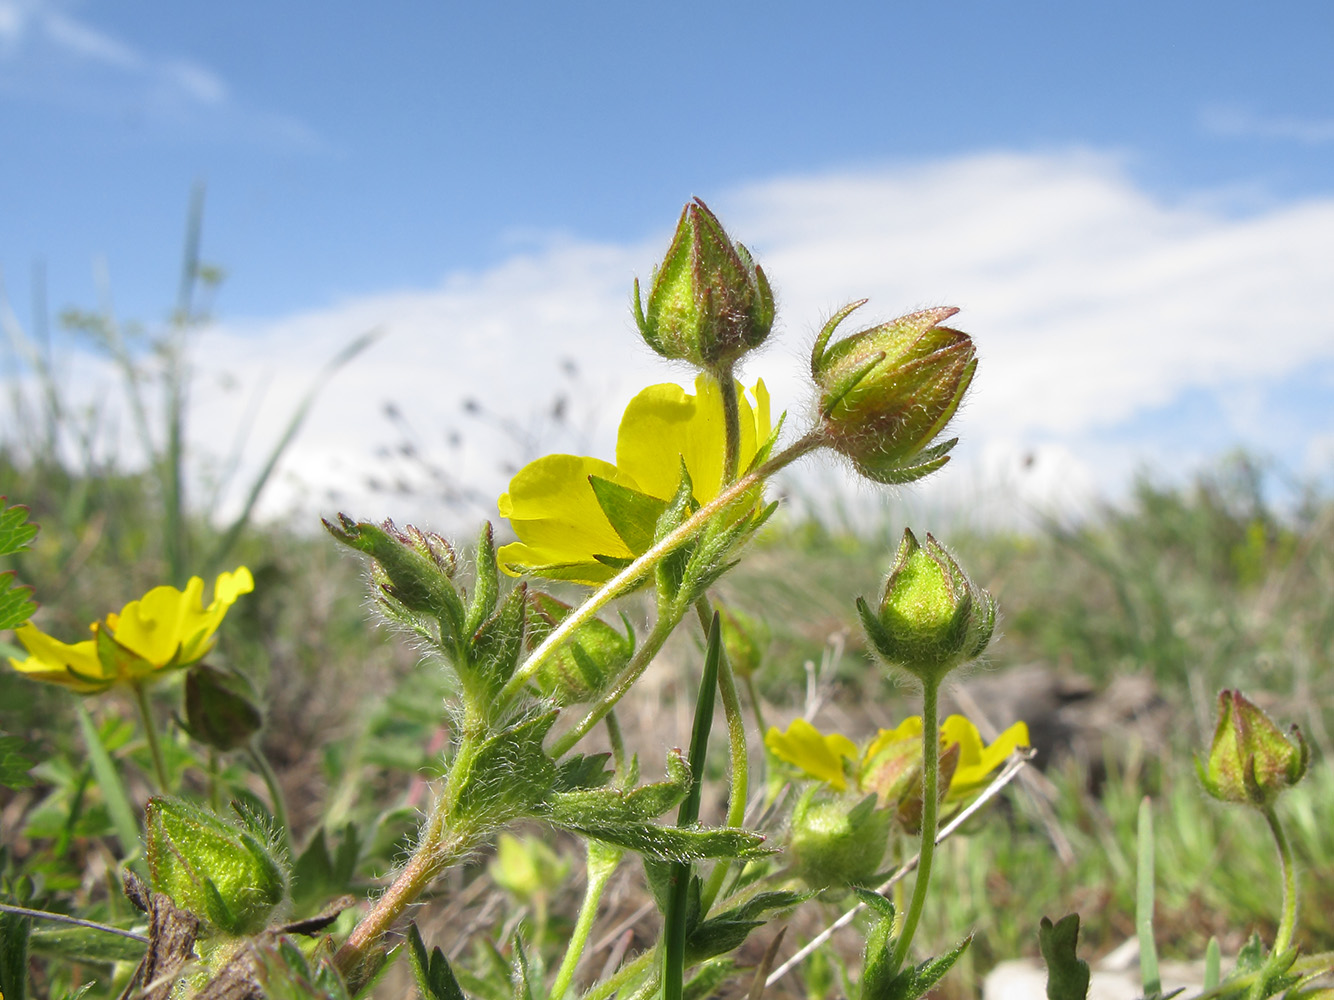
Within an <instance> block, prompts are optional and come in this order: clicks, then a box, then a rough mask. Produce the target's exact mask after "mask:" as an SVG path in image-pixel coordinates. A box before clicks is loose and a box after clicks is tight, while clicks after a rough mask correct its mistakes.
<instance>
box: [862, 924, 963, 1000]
mask: <svg viewBox="0 0 1334 1000" xmlns="http://www.w3.org/2000/svg"><path fill="white" fill-rule="evenodd" d="M972 943H973V936H972V935H971V934H969V935H968V936H967V937H966V938H964V939H963V940H962V941H960V942H959V943H958V944H956V945H955V946H954V947H953V948H951V949H950V950H949V951H947V952H946V953H945V954H943V955H941V956H939V957H938V958H928V959H927V960H926V961H925V962H923V963H922V964H921V965H919V966H917V967H916V968H908V969H904V970H903V971H902V972H900V973H899V974H898V975H897V976H895V977H894V979H893V980H892V981H891V982H890V983H889V986H888V988H887V989H886V990H885V992H884V993H883V994H881V995H879V996H877V997H876V998H875V1000H918V998H920V997H924V996H926V994H927V993H929V992H930V990H931V988H932V987H933V986H935V985H936V983H938V982H940V980H941V979H942V978H943V977H944V975H945V973H947V972H949V971H950V968H951V967H953V965H954V963H955V962H957V961H958V960H959V956H960V955H962V954H963V953H964V952H965V951H967V950H968V946H969V945H970V944H972ZM863 1000H868V998H865V997H864V998H863Z"/></svg>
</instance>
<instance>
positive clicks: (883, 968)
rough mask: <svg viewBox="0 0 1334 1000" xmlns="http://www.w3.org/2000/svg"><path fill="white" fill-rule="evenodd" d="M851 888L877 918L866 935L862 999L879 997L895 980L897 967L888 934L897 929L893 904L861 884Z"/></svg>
mask: <svg viewBox="0 0 1334 1000" xmlns="http://www.w3.org/2000/svg"><path fill="white" fill-rule="evenodd" d="M852 891H853V892H855V893H856V894H857V898H858V900H860V901H861V902H862V903H864V904H865V905H866V907H867V908H868V909H870V910H872V911H874V912H875V915H876V921H875V923H874V924H872V925H871V930H870V932H869V933H868V934H867V935H866V948H865V950H864V951H863V953H862V989H861V1000H879V998H880V997H881V996H882V995H883V994H884V993H885V991H886V990H888V989H889V987H890V984H891V983H892V982H893V979H894V972H895V970H894V969H893V968H891V967H890V958H891V949H890V947H889V936H890V935H891V934H892V933H893V932H894V903H893V901H892V900H890V899H887V898H886V897H884V896H882V895H880V893H878V892H872V891H871V890H870V889H864V888H862V887H860V886H853V889H852Z"/></svg>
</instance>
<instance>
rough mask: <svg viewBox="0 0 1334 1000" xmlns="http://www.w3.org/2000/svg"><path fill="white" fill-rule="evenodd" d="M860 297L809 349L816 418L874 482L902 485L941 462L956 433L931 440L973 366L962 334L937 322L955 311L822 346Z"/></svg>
mask: <svg viewBox="0 0 1334 1000" xmlns="http://www.w3.org/2000/svg"><path fill="white" fill-rule="evenodd" d="M865 302H866V300H865V299H862V300H861V301H860V302H854V303H852V304H851V305H848V306H845V307H844V308H842V309H841V310H839V311H838V312H837V313H835V314H834V316H833V318H831V319H830V320H829V322H828V323H826V324H825V325H824V329H822V330H821V331H820V335H819V337H818V338H816V341H815V346H814V348H813V349H812V350H811V375H812V376H814V378H815V383H816V385H817V386H818V387H819V390H820V421H821V423H822V425H823V428H824V432H825V436H826V438H827V440H828V441H829V444H830V445H831V446H832V447H833V448H834V449H835V450H836V451H839V452H841V453H842V454H844V455H846V456H847V457H848V458H850V459H852V462H853V464H854V465H855V466H856V467H857V470H858V471H859V472H860V473H861V474H862V475H864V476H866V477H867V478H868V479H873V480H875V481H876V482H880V483H910V482H912V481H913V480H915V479H921V478H922V477H923V476H925V475H927V474H928V473H931V472H934V471H935V470H936V469H939V468H940V467H941V466H942V465H944V464H945V463H946V462H947V461H949V451H950V449H951V448H953V447H954V444H955V442H956V441H957V440H958V438H951V439H950V440H948V441H943V442H941V443H940V444H934V445H933V444H932V442H933V441H935V439H936V438H937V437H938V436H939V435H940V432H941V431H942V430H944V429H945V425H946V424H947V423H949V421H950V418H951V417H953V416H954V412H955V410H957V409H958V408H959V403H960V402H961V401H962V400H963V396H964V393H965V392H966V391H967V390H968V384H969V383H970V382H971V381H972V379H973V372H974V371H975V370H976V368H977V355H976V351H975V350H974V348H973V341H972V339H971V338H970V337H969V336H968V334H966V333H960V332H959V331H958V330H952V329H950V328H949V327H945V326H940V323H941V322H942V321H944V320H946V319H948V318H949V317H950V316H953V315H954V314H955V313H956V312H958V310H957V309H954V308H948V307H946V308H940V309H926V310H923V311H922V312H915V313H911V314H909V315H907V316H900V317H899V318H898V319H895V320H891V321H890V322H888V323H882V324H880V325H879V326H873V327H871V328H869V329H867V330H862V331H861V332H860V333H854V334H853V335H852V336H851V337H847V338H845V339H843V340H840V341H839V342H838V343H836V344H834V345H832V346H830V345H829V339H830V337H831V336H833V333H834V330H835V328H836V327H837V326H838V325H839V324H840V323H841V322H843V320H844V319H846V318H847V316H848V314H849V313H851V312H852V311H853V310H854V309H857V308H858V307H860V306H862V305H864V304H865Z"/></svg>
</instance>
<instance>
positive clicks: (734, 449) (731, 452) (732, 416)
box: [718, 365, 741, 483]
mask: <svg viewBox="0 0 1334 1000" xmlns="http://www.w3.org/2000/svg"><path fill="white" fill-rule="evenodd" d="M718 390H719V392H720V393H721V394H722V399H723V429H724V434H723V482H724V483H730V482H732V480H734V479H736V474H737V466H738V465H739V464H740V461H741V412H740V407H739V406H738V405H737V395H736V379H735V378H734V377H733V376H732V366H731V365H728V366H727V368H726V369H725V370H724V371H720V372H718Z"/></svg>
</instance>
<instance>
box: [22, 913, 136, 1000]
mask: <svg viewBox="0 0 1334 1000" xmlns="http://www.w3.org/2000/svg"><path fill="white" fill-rule="evenodd" d="M28 946H29V948H30V949H31V950H32V952H33V954H35V955H44V956H46V957H47V958H58V959H60V960H62V961H65V962H92V963H95V964H101V965H109V964H110V963H112V962H138V961H139V960H140V959H141V958H143V957H144V944H143V943H142V942H140V941H135V940H134V939H133V938H127V937H122V936H121V935H119V934H108V933H107V932H106V931H100V930H96V929H95V928H92V927H77V926H65V925H48V926H45V927H43V926H38V927H34V928H33V931H32V935H31V936H30V937H29V939H28ZM5 995H6V997H7V996H8V994H5Z"/></svg>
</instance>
